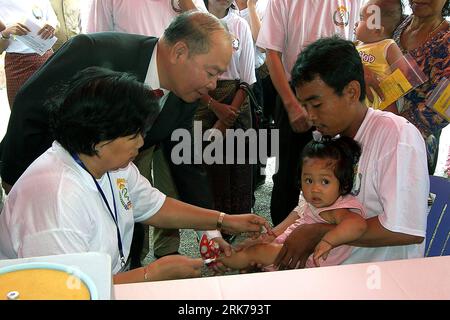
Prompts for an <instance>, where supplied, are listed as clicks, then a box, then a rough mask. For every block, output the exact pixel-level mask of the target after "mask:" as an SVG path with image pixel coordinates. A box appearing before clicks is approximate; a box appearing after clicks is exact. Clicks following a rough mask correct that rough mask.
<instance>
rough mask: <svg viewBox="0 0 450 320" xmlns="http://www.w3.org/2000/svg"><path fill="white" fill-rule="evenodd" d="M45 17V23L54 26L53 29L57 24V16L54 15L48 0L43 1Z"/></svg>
mask: <svg viewBox="0 0 450 320" xmlns="http://www.w3.org/2000/svg"><path fill="white" fill-rule="evenodd" d="M45 5H46V7H45V19H46V20H47V23H48V24H49V25H51V26H52V27H54V28H55V29H56V28H57V27H58V26H59V22H58V17H57V16H56V13H55V10H53V7H52V5H51V4H50V1H49V0H46V1H45Z"/></svg>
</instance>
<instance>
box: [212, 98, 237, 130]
mask: <svg viewBox="0 0 450 320" xmlns="http://www.w3.org/2000/svg"><path fill="white" fill-rule="evenodd" d="M211 110H212V111H213V112H214V114H215V115H216V116H217V118H219V120H220V121H222V122H223V123H224V124H225V125H226V126H227V127H231V126H232V125H233V124H234V122H235V121H236V119H237V117H238V116H239V112H238V111H237V110H234V109H233V108H232V107H231V106H230V105H227V104H224V103H219V102H216V103H214V106H213V105H211Z"/></svg>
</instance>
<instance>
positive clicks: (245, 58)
mask: <svg viewBox="0 0 450 320" xmlns="http://www.w3.org/2000/svg"><path fill="white" fill-rule="evenodd" d="M239 30H240V32H239V33H240V35H239V38H240V41H241V48H242V50H241V55H240V56H239V76H240V80H241V81H245V82H247V83H248V84H250V85H251V84H254V83H255V82H256V76H255V48H254V46H253V38H252V32H251V30H250V27H249V25H248V23H247V22H246V21H245V20H244V19H240V20H239Z"/></svg>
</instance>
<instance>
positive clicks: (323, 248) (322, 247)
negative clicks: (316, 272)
mask: <svg viewBox="0 0 450 320" xmlns="http://www.w3.org/2000/svg"><path fill="white" fill-rule="evenodd" d="M331 249H333V245H332V244H331V243H329V242H328V241H326V240H324V239H322V240H320V242H319V243H318V244H317V246H316V248H315V249H314V255H313V260H314V264H315V265H316V267H320V264H319V259H320V258H322V259H323V261H325V260H327V257H328V254H329V253H330V250H331Z"/></svg>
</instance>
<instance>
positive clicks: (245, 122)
mask: <svg viewBox="0 0 450 320" xmlns="http://www.w3.org/2000/svg"><path fill="white" fill-rule="evenodd" d="M205 5H206V8H207V9H208V11H209V12H210V13H211V14H213V15H215V16H216V17H217V18H219V19H220V20H221V21H223V22H224V23H226V25H227V27H228V30H229V31H230V33H231V35H232V36H233V55H232V58H231V62H230V64H229V65H228V69H227V70H226V71H225V72H224V73H222V74H221V73H219V71H218V70H217V71H215V72H214V73H211V74H210V76H211V78H214V77H217V78H218V81H217V87H216V89H215V90H212V91H210V92H208V94H206V95H204V96H203V97H202V98H201V101H200V103H199V107H198V109H197V113H196V115H195V120H197V121H202V125H203V130H204V131H206V130H207V129H211V128H216V129H219V130H220V131H221V132H222V134H223V135H224V134H225V130H226V129H228V128H232V129H243V130H247V129H249V128H251V114H250V105H249V100H248V97H247V94H246V92H245V91H244V90H243V89H241V88H240V84H241V83H242V82H245V83H247V84H249V85H252V84H253V83H255V82H256V77H255V69H254V66H255V53H254V47H253V40H252V34H251V31H250V27H249V25H248V23H247V21H245V20H244V19H243V18H241V17H240V16H239V15H238V14H237V13H236V12H235V10H234V5H233V1H232V0H227V1H219V0H209V1H208V0H205ZM235 144H236V143H235ZM224 145H225V143H224ZM224 148H225V147H224ZM240 151H242V150H237V153H238V156H239V152H240ZM223 155H224V159H223V160H224V161H223V163H226V162H227V164H212V165H207V166H206V169H207V171H208V177H209V179H210V181H211V186H212V192H213V196H214V207H215V208H216V209H217V210H224V211H227V212H230V213H235V214H238V213H243V212H249V210H251V207H252V183H251V178H252V177H251V174H252V172H251V170H252V167H251V165H249V164H248V160H246V159H240V160H244V161H245V162H246V164H239V165H238V164H236V163H237V161H236V156H235V157H234V159H232V160H233V163H232V164H230V163H229V162H230V161H229V159H227V161H225V158H226V153H225V150H224V152H223Z"/></svg>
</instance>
